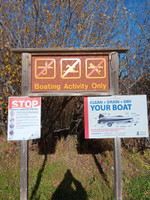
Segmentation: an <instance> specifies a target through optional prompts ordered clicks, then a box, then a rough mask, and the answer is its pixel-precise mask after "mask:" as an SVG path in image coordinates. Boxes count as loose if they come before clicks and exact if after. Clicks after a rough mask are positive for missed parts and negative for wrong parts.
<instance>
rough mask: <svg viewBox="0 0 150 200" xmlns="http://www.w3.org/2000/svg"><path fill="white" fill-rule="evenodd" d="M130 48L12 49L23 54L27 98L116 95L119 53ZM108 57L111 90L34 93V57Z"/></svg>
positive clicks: (23, 75)
mask: <svg viewBox="0 0 150 200" xmlns="http://www.w3.org/2000/svg"><path fill="white" fill-rule="evenodd" d="M127 50H128V48H116V49H115V48H82V49H80V48H56V49H54V48H48V49H43V48H38V49H35V48H29V49H12V51H13V52H14V53H22V78H23V85H24V88H25V91H26V95H27V96H33V97H36V96H38V97H42V96H100V95H101V96H109V95H113V94H114V90H115V89H114V88H115V87H116V80H115V77H116V74H118V64H117V65H116V58H117V60H118V53H125V52H126V51H127ZM98 55H99V56H103V55H104V56H108V65H109V66H108V67H109V77H108V79H109V90H104V91H103V90H101V91H98V90H89V91H88V90H87V91H86V90H81V91H80V90H78V91H75V90H74V91H73V90H67V91H63V90H60V91H41V92H35V91H34V92H33V91H32V88H31V87H32V80H31V79H32V77H31V76H32V73H31V70H32V57H33V56H43V57H44V56H55V57H56V56H98Z"/></svg>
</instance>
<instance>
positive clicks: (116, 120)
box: [98, 114, 136, 127]
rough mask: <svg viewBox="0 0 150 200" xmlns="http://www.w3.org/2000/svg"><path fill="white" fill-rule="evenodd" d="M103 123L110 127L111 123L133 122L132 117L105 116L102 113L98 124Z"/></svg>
mask: <svg viewBox="0 0 150 200" xmlns="http://www.w3.org/2000/svg"><path fill="white" fill-rule="evenodd" d="M105 123H106V124H107V126H109V127H111V126H112V124H114V123H123V124H126V123H134V120H133V118H132V117H124V116H121V115H116V116H109V117H105V116H104V115H102V114H100V115H99V120H98V124H105ZM134 125H136V124H134Z"/></svg>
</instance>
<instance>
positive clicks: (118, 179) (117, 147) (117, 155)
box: [114, 138, 122, 200]
mask: <svg viewBox="0 0 150 200" xmlns="http://www.w3.org/2000/svg"><path fill="white" fill-rule="evenodd" d="M114 189H115V199H116V200H122V173H121V139H120V138H115V139H114Z"/></svg>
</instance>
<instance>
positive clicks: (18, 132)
mask: <svg viewBox="0 0 150 200" xmlns="http://www.w3.org/2000/svg"><path fill="white" fill-rule="evenodd" d="M7 132H8V133H7V139H8V140H30V139H36V138H40V137H41V98H40V97H36V98H30V97H9V106H8V128H7Z"/></svg>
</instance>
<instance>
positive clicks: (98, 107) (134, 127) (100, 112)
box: [84, 95, 149, 139]
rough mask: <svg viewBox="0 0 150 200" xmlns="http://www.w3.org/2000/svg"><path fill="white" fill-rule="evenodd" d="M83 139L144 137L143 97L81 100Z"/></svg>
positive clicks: (144, 113)
mask: <svg viewBox="0 0 150 200" xmlns="http://www.w3.org/2000/svg"><path fill="white" fill-rule="evenodd" d="M84 113H85V138H87V139H88V138H115V137H118V138H131V137H132V138H140V137H148V136H149V134H148V113H147V100H146V96H145V95H133V96H128V95H126V96H110V97H85V98H84Z"/></svg>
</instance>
